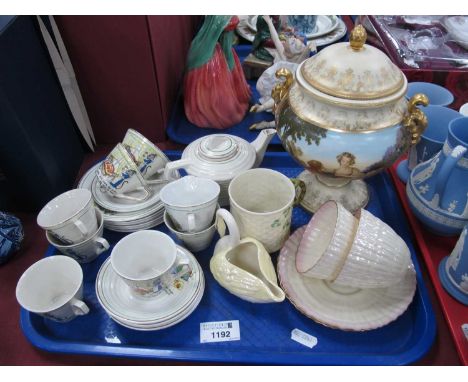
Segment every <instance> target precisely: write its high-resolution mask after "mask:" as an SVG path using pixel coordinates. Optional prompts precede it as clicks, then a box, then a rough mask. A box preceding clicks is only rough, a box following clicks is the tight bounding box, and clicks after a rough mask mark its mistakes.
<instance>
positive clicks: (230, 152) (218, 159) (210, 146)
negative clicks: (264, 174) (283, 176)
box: [182, 134, 256, 181]
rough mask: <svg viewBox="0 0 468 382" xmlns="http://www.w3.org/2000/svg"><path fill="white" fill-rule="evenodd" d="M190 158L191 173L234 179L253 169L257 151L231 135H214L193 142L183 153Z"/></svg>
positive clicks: (216, 178) (184, 156) (220, 179)
mask: <svg viewBox="0 0 468 382" xmlns="http://www.w3.org/2000/svg"><path fill="white" fill-rule="evenodd" d="M182 159H188V160H189V161H190V165H189V166H188V167H187V172H188V173H189V174H191V175H195V176H201V177H206V178H210V179H213V180H217V181H222V180H230V179H232V178H233V177H234V176H236V175H237V174H239V173H240V172H242V171H245V170H249V169H251V168H252V167H253V165H254V163H255V159H256V152H255V149H254V148H253V147H252V146H251V144H250V143H248V142H247V141H245V140H244V139H242V138H239V137H236V136H234V135H229V134H212V135H208V136H206V137H202V138H199V139H197V140H195V141H193V142H192V143H190V144H189V145H188V146H187V147H186V148H185V150H184V152H183V153H182Z"/></svg>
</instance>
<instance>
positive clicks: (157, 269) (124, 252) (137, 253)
mask: <svg viewBox="0 0 468 382" xmlns="http://www.w3.org/2000/svg"><path fill="white" fill-rule="evenodd" d="M182 264H188V259H179V258H177V246H176V244H175V243H174V240H172V239H171V237H170V236H168V235H166V234H165V233H162V232H159V231H152V230H148V231H138V232H134V233H131V234H130V235H127V236H125V237H124V238H123V239H122V240H120V241H119V242H118V243H117V244H116V245H115V247H114V248H113V249H112V253H111V265H112V268H113V269H114V271H115V273H117V275H119V276H120V277H121V278H122V280H123V281H124V282H125V283H126V284H127V285H128V286H129V287H130V288H131V289H132V291H133V292H135V293H136V294H137V295H140V296H146V297H148V296H153V295H155V294H158V293H159V292H161V291H163V290H167V289H168V288H169V287H170V285H171V283H172V281H173V277H172V275H171V270H172V269H173V268H175V267H177V266H179V265H182Z"/></svg>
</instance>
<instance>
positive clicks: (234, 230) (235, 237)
mask: <svg viewBox="0 0 468 382" xmlns="http://www.w3.org/2000/svg"><path fill="white" fill-rule="evenodd" d="M216 218H217V219H216V226H217V228H218V232H219V236H221V237H223V236H224V234H225V230H226V225H227V228H228V230H229V236H227V237H225V238H224V239H223V242H224V241H226V243H225V244H224V245H227V247H229V248H233V247H236V246H237V245H239V243H240V232H239V226H238V225H237V223H236V220H235V219H234V216H232V214H231V213H230V212H229V211H228V210H226V209H224V208H220V209H218V210H217V211H216Z"/></svg>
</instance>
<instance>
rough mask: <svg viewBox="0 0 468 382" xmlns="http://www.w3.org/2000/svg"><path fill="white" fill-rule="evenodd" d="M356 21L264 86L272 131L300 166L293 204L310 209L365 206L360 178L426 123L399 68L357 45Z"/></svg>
mask: <svg viewBox="0 0 468 382" xmlns="http://www.w3.org/2000/svg"><path fill="white" fill-rule="evenodd" d="M365 41H366V32H365V29H364V28H363V27H362V25H358V26H356V27H355V28H354V29H353V31H352V32H351V35H350V42H342V43H336V44H333V45H330V46H328V47H326V48H325V49H323V50H322V51H320V52H319V53H317V54H316V55H314V56H312V57H310V58H308V59H307V60H305V61H304V62H303V63H301V64H300V65H299V66H298V67H297V69H296V72H295V77H294V76H293V74H292V73H291V72H290V71H289V70H287V69H286V68H281V69H280V70H278V71H277V74H276V75H277V77H278V78H280V79H281V80H282V81H283V82H281V83H280V84H278V85H276V86H275V88H274V89H273V91H272V96H273V98H274V100H275V119H276V129H277V132H278V135H279V137H280V139H281V141H282V144H283V146H284V148H285V149H286V150H287V151H288V152H289V153H290V154H291V155H292V156H293V157H294V159H295V160H296V161H297V162H299V163H300V164H301V165H302V166H304V167H305V168H306V171H304V172H303V173H302V174H300V175H299V179H301V180H303V181H304V182H305V183H306V185H307V192H306V195H305V197H304V199H303V201H302V203H301V205H302V206H303V207H304V208H306V209H307V210H309V211H311V212H315V211H317V209H318V208H319V207H320V206H321V205H322V204H324V203H325V202H326V201H328V200H335V201H337V202H340V203H341V204H343V205H344V206H345V207H346V208H347V209H348V210H349V211H357V210H358V209H359V208H362V207H363V206H365V205H366V203H367V201H368V199H369V194H368V191H367V186H366V184H365V182H364V181H362V180H361V179H362V178H365V177H369V176H372V175H374V174H376V173H378V172H379V171H381V170H383V169H385V168H387V167H389V166H391V165H392V164H393V163H394V162H395V161H396V160H397V159H398V158H399V157H400V156H401V155H402V154H403V153H404V152H406V151H407V150H408V148H409V147H410V146H411V145H412V144H416V143H417V142H418V140H419V137H420V135H421V134H422V132H423V131H424V128H425V127H426V125H427V119H426V117H425V115H424V113H423V111H422V110H421V109H420V108H418V107H417V106H419V105H427V104H428V99H427V97H426V96H424V95H422V94H418V95H415V96H414V97H413V98H411V99H410V100H409V101H408V100H407V99H406V98H405V95H406V88H407V80H406V77H405V76H404V74H403V72H402V71H401V70H400V69H399V68H398V67H397V66H396V65H395V64H393V63H392V61H391V60H390V59H389V58H388V57H387V56H386V55H385V54H384V53H383V52H382V51H380V50H378V49H376V48H374V47H372V46H370V45H367V44H365Z"/></svg>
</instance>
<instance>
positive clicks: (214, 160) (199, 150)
mask: <svg viewBox="0 0 468 382" xmlns="http://www.w3.org/2000/svg"><path fill="white" fill-rule="evenodd" d="M275 134H276V131H275V130H274V129H266V130H262V131H261V132H260V133H259V135H258V137H257V139H255V141H253V142H252V143H249V142H247V141H246V140H244V139H242V138H239V137H237V136H234V135H229V134H211V135H208V136H206V137H202V138H199V139H197V140H195V141H193V142H192V143H190V144H189V145H188V146H187V147H186V148H185V150H184V151H183V152H182V159H180V160H177V161H174V162H170V163H168V164H167V165H166V169H165V173H166V176H168V174H169V173H170V172H171V171H173V170H175V169H178V168H183V169H185V170H186V171H187V173H188V174H189V175H194V176H198V177H201V178H209V179H212V180H214V181H216V182H218V183H219V185H220V186H221V193H220V195H219V204H220V206H221V207H223V206H227V205H229V195H228V186H229V183H230V182H231V180H232V179H233V178H234V177H235V176H236V175H238V174H240V173H242V172H244V171H246V170H250V169H251V168H254V167H258V166H259V165H260V163H261V162H262V160H263V156H264V155H265V151H266V149H267V146H268V144H269V143H270V141H271V139H272V138H273V137H274V136H275Z"/></svg>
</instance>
